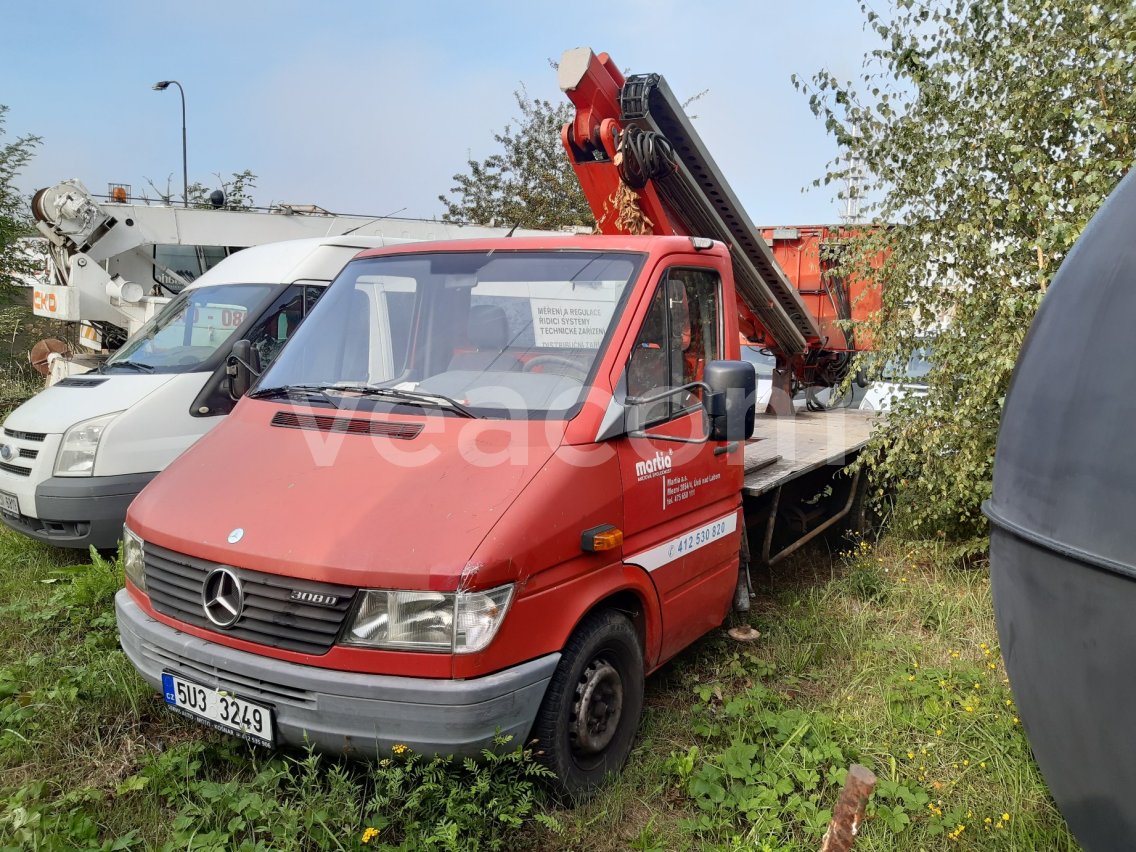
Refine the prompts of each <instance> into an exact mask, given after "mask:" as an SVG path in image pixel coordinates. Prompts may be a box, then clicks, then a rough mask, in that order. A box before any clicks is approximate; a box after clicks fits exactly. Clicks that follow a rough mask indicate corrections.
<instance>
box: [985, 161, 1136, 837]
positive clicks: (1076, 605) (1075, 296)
mask: <svg viewBox="0 0 1136 852" xmlns="http://www.w3.org/2000/svg"><path fill="white" fill-rule="evenodd" d="M984 509H985V511H986V514H987V516H988V517H989V518H990V521H991V525H992V526H991V536H990V563H991V582H992V585H993V590H994V610H995V615H996V618H997V623H998V634H999V638H1000V640H1001V644H1002V654H1003V656H1004V657H1005V660H1006V668H1007V671H1008V673H1009V676H1010V683H1011V687H1012V689H1013V692H1014V697H1015V700H1016V702H1017V705H1018V708H1019V710H1020V713H1019V716H1020V717H1021V719H1022V722H1023V724H1024V725H1025V729H1026V734H1027V735H1028V737H1029V741H1030V745H1031V746H1032V748H1033V752H1034V755H1035V756H1036V757H1037V761H1038V764H1039V765H1040V766H1041V770H1042V773H1043V774H1044V776H1045V780H1046V782H1047V783H1048V784H1049V788H1050V790H1051V791H1052V793H1053V797H1054V799H1055V800H1056V802H1057V804H1058V806H1059V807H1060V808H1061V811H1062V813H1063V814H1064V815H1065V818H1066V819H1067V820H1068V822H1069V825H1070V827H1071V828H1072V830H1073V833H1074V834H1075V835H1076V837H1077V839H1078V841H1079V842H1080V843H1081V844H1082V845H1084V846H1085V848H1086V849H1089V850H1093V852H1096V851H1097V850H1113V849H1116V850H1119V849H1136V180H1134V177H1133V175H1131V174H1130V175H1129V176H1128V177H1126V178H1125V179H1124V180H1123V181H1121V183H1120V184H1119V185H1118V186H1117V188H1116V189H1115V190H1114V191H1113V193H1112V195H1110V196H1109V198H1108V200H1107V201H1106V202H1105V204H1104V205H1103V206H1102V207H1101V209H1100V210H1099V211H1098V212H1097V214H1096V216H1094V217H1093V219H1092V221H1091V222H1090V223H1089V225H1088V227H1087V228H1086V229H1085V231H1084V233H1083V234H1082V235H1081V237H1080V239H1079V240H1078V241H1077V243H1076V245H1075V246H1074V247H1073V250H1072V251H1071V252H1070V254H1069V256H1068V257H1067V258H1066V259H1065V261H1064V263H1063V264H1062V265H1061V268H1060V270H1059V271H1058V273H1057V275H1056V277H1055V278H1054V281H1053V283H1052V285H1051V286H1050V289H1049V292H1048V293H1047V294H1046V296H1045V298H1044V299H1043V300H1042V305H1041V309H1040V311H1039V312H1038V314H1037V316H1036V318H1035V319H1034V322H1033V326H1032V327H1031V328H1030V330H1029V333H1028V335H1027V337H1026V341H1025V345H1024V347H1023V348H1022V352H1021V354H1020V356H1019V358H1018V364H1017V367H1016V369H1015V372H1014V377H1013V380H1012V382H1011V384H1010V390H1009V394H1008V395H1007V398H1006V404H1005V409H1004V411H1003V415H1002V425H1001V429H1000V432H999V435H998V449H997V454H996V456H995V464H994V493H993V497H992V498H991V499H990V500H989V501H988V502H987V503H986V505H985V507H984Z"/></svg>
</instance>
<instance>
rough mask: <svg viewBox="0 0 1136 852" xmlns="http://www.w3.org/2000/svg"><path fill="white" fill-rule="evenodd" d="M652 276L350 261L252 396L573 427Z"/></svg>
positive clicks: (595, 266)
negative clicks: (638, 285) (616, 332)
mask: <svg viewBox="0 0 1136 852" xmlns="http://www.w3.org/2000/svg"><path fill="white" fill-rule="evenodd" d="M641 263H642V256H641V255H639V254H634V253H630V252H595V251H557V252H551V251H524V250H518V251H499V250H498V251H491V252H447V253H441V252H438V253H414V254H406V255H395V256H387V257H376V258H365V259H362V260H356V261H352V262H351V263H349V264H348V265H347V266H346V267H345V268H344V270H343V271H342V272H341V273H340V275H339V277H338V278H337V279H336V280H335V281H334V282H333V283H332V284H331V287H330V288H329V290H328V292H327V294H326V295H325V296H324V297H323V298H322V299H321V300H320V301H319V303H318V304H317V305H316V307H315V308H314V309H313V311H312V315H311V317H310V318H309V319H307V320H306V321H305V322H304V325H303V326H301V327H300V329H299V330H298V331H297V332H296V335H295V337H293V338H292V340H291V341H289V343H288V345H287V346H285V347H284V350H283V351H282V352H281V353H280V356H279V358H277V360H276V361H275V362H274V363H273V365H272V367H271V368H270V369H269V370H268V372H267V373H266V374H265V375H264V377H263V378H262V379H261V381H260V383H259V386H258V388H257V390H256V391H255V392H254V394H255V395H261V396H267V395H271V394H273V393H281V394H282V393H283V392H284V391H285V390H287V389H288V388H297V387H302V388H307V389H311V388H319V389H322V390H324V391H325V392H326V393H328V394H331V395H332V396H335V397H337V398H339V399H340V400H346V399H350V400H351V401H350V402H348V403H346V404H347V405H352V406H356V405H368V406H407V405H409V406H413V407H417V408H420V409H438V410H442V411H447V412H450V413H460V414H462V415H463V416H469V415H471V414H472V415H473V416H479V417H486V416H488V417H535V418H547V417H564V416H571V415H572V413H574V409H575V407H576V406H577V404H578V403H579V402H580V401H581V399H582V394H583V388H585V387H586V386H587V385H588V384H589V383H590V381H591V377H592V374H593V372H594V370H595V366H596V362H597V360H598V357H599V354H600V352H601V351H602V349H603V347H604V346H605V344H606V341H607V338H608V336H609V334H610V333H611V327H612V325H613V324H614V323H613V320H614V318H615V317H616V316H617V315H618V313H619V308H620V305H621V304H622V300H623V296H624V293H625V291H626V289H627V283H628V282H629V281H630V280H631V279H632V277H633V276H634V275H635V273H636V271H637V270H638V268H639V266H640V264H641ZM339 404H341V405H342V404H344V402H342V401H340V403H339Z"/></svg>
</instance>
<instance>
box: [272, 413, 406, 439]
mask: <svg viewBox="0 0 1136 852" xmlns="http://www.w3.org/2000/svg"><path fill="white" fill-rule="evenodd" d="M272 425H273V426H284V427H285V428H288V429H314V430H315V431H317V432H343V433H345V434H347V435H381V436H383V437H386V438H399V439H401V440H404V441H409V440H411V439H412V438H417V437H418V435H419V433H420V432H421V431H422V428H423V425H422V424H421V423H394V422H391V421H386V420H367V419H366V418H362V417H334V416H331V415H327V414H301V413H298V412H294V411H277V412H276V414H275V415H274V416H273V418H272Z"/></svg>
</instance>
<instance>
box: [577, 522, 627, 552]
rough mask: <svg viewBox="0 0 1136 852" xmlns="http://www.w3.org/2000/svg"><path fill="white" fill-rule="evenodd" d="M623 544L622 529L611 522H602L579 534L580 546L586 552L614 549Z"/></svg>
mask: <svg viewBox="0 0 1136 852" xmlns="http://www.w3.org/2000/svg"><path fill="white" fill-rule="evenodd" d="M622 544H623V530H621V529H619V527H616V526H612V525H611V524H602V525H600V526H598V527H592V528H591V529H590V530H584V531H583V532H582V533H581V534H580V548H581V549H582V550H584V551H586V552H588V553H596V552H597V551H600V550H615V549H616V548H617V547H620V546H621V545H622Z"/></svg>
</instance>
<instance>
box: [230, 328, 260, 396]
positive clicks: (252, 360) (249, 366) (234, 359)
mask: <svg viewBox="0 0 1136 852" xmlns="http://www.w3.org/2000/svg"><path fill="white" fill-rule="evenodd" d="M225 374H226V375H227V376H228V377H229V396H231V397H232V398H233V399H240V398H241V397H242V396H244V395H245V394H246V393H248V391H249V388H250V387H252V383H253V381H254V380H255V379H258V378H260V358H258V357H257V354H256V351H255V350H254V349H253V348H252V342H251V341H248V340H238V341H237V342H236V343H234V344H233V349H232V351H231V352H230V353H229V360H228V361H227V362H226V363H225Z"/></svg>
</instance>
